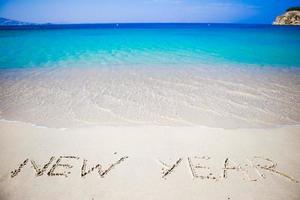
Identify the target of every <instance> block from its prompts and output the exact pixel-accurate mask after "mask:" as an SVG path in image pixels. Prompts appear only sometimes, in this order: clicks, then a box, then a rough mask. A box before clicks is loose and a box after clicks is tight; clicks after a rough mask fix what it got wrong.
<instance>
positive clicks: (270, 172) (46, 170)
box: [11, 152, 298, 183]
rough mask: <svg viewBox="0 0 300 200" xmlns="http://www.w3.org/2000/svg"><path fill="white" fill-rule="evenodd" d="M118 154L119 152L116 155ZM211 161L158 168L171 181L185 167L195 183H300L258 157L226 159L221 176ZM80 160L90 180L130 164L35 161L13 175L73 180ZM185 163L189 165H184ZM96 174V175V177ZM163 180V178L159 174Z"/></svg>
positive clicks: (64, 159)
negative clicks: (271, 179)
mask: <svg viewBox="0 0 300 200" xmlns="http://www.w3.org/2000/svg"><path fill="white" fill-rule="evenodd" d="M114 154H115V155H116V154H117V153H116V152H115V153H114ZM210 159H211V158H210V157H208V156H193V157H186V158H182V157H181V158H176V159H174V161H173V162H171V163H170V162H165V161H162V160H159V159H157V160H156V161H157V163H158V165H160V166H161V167H162V168H161V174H162V175H161V178H162V179H167V178H168V177H169V176H171V175H172V174H175V173H176V169H177V168H178V167H180V166H184V167H186V168H187V170H188V171H189V172H190V175H191V177H192V178H193V179H206V180H212V181H220V180H225V179H227V177H228V176H229V173H230V172H233V171H235V172H238V173H234V174H239V175H240V176H241V177H242V179H243V180H248V181H258V180H263V179H266V178H267V177H268V176H277V177H279V178H284V179H286V180H288V181H291V182H294V183H298V180H296V179H295V178H293V177H292V176H290V175H288V174H287V173H285V172H282V171H279V170H278V169H277V164H276V163H275V162H274V161H273V160H271V159H269V158H264V157H259V156H254V157H252V158H249V159H245V162H244V163H242V164H237V163H235V162H234V161H233V160H231V159H229V158H226V159H224V161H223V162H222V165H221V166H220V167H219V174H218V175H217V174H213V173H212V172H211V171H210V166H209V165H208V163H207V161H208V160H210ZM72 160H73V161H74V160H76V161H77V162H79V163H80V164H81V168H80V169H79V171H80V173H79V174H80V176H81V177H82V178H86V177H88V176H92V175H94V176H95V175H96V176H99V177H101V178H105V177H106V176H107V175H108V174H110V172H111V171H112V170H114V169H117V168H119V167H125V166H122V165H124V164H125V162H129V156H122V157H118V159H116V160H115V161H114V162H112V163H110V164H108V165H106V166H105V167H104V166H102V165H101V164H100V163H99V164H96V165H93V166H91V165H89V163H88V160H86V159H85V158H80V157H78V156H52V157H50V159H49V160H48V161H47V162H46V163H43V164H41V165H39V164H37V162H36V161H35V160H32V159H29V158H26V159H25V160H24V161H23V162H22V163H21V164H19V166H18V168H16V169H14V170H13V171H11V178H14V177H16V176H18V175H19V174H21V172H22V171H23V170H24V168H26V167H27V168H29V167H30V165H31V168H32V169H33V173H34V174H35V176H36V177H40V176H48V177H66V178H67V177H69V175H70V174H71V169H72V168H73V167H74V165H72V164H70V163H72V162H71V161H72ZM184 163H185V164H184ZM93 172H94V173H93ZM158 176H159V174H158Z"/></svg>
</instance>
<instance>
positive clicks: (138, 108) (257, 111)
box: [0, 24, 300, 128]
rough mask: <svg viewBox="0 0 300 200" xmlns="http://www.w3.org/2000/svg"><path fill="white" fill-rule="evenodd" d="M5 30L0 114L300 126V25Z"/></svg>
mask: <svg viewBox="0 0 300 200" xmlns="http://www.w3.org/2000/svg"><path fill="white" fill-rule="evenodd" d="M0 29H1V30H0V120H9V121H20V122H26V123H30V124H35V125H39V126H45V127H53V128H73V127H82V126H90V125H92V126H98V125H117V126H120V125H126V126H127V125H134V126H135V125H153V124H154V125H167V126H173V125H175V126H178V125H179V126H181V125H183V126H190V125H192V126H194V125H196V126H197V125H201V126H210V127H218V128H265V127H277V126H281V125H299V124H300V113H299V110H300V28H299V27H289V26H271V25H228V24H96V25H95V24H81V25H42V26H26V27H24V26H16V27H0Z"/></svg>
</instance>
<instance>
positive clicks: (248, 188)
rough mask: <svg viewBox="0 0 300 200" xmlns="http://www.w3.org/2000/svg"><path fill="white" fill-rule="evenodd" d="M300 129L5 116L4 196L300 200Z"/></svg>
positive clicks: (0, 147)
mask: <svg viewBox="0 0 300 200" xmlns="http://www.w3.org/2000/svg"><path fill="white" fill-rule="evenodd" d="M299 133H300V127H299V126H287V127H281V128H273V129H238V130H225V129H217V128H207V127H200V126H194V127H167V126H140V127H139V126H135V127H130V126H127V127H126V126H123V127H117V126H114V127H112V126H99V127H88V128H74V129H68V130H59V129H51V128H40V127H34V126H31V125H29V124H24V123H20V122H6V121H1V122H0V152H1V153H0V160H1V163H0V189H1V190H0V199H1V200H13V199H22V200H27V199H28V200H29V199H30V200H34V199H38V200H41V199H43V200H47V199H62V200H66V199H78V200H79V199H80V200H92V199H94V200H99V199H101V200H102V199H107V200H113V199H118V200H120V199H131V200H133V199H139V200H140V199H165V200H168V199H172V200H174V199H191V200H192V199H195V200H199V199H217V200H229V199H230V200H237V199H238V200H241V199H243V200H247V199H256V200H266V199H272V200H273V199H274V200H275V199H278V200H282V199H285V200H287V199H289V200H292V199H294V200H298V199H300V183H298V182H297V181H299V180H300V170H299V169H300V134H299ZM51 157H54V158H52V159H51ZM50 161H51V162H50ZM23 162H24V163H23ZM21 163H23V164H24V165H23V166H22V167H20V164H21ZM47 163H48V164H47ZM97 164H100V165H97ZM53 165H54V166H53ZM93 166H94V170H93V169H92V167H93ZM100 166H101V168H100ZM19 167H20V168H19ZM18 169H20V171H18ZM98 169H100V170H99V171H98ZM15 170H17V171H15ZM89 170H90V171H89ZM68 172H69V173H68Z"/></svg>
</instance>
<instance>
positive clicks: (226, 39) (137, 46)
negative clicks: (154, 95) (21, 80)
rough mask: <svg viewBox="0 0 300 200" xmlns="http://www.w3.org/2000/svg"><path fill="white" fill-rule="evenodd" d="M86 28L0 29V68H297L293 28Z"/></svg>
mask: <svg viewBox="0 0 300 200" xmlns="http://www.w3.org/2000/svg"><path fill="white" fill-rule="evenodd" d="M82 26H83V27H82ZM85 26H86V27H85ZM85 26H84V25H77V26H76V25H65V26H63V25H62V26H53V27H52V28H51V26H50V27H48V29H47V26H45V27H42V29H38V28H37V27H34V26H33V27H32V29H31V30H0V68H1V69H3V68H28V67H31V68H32V67H33V68H36V67H38V68H42V67H49V66H50V67H52V66H72V65H73V66H74V65H81V64H82V65H83V66H92V65H94V66H95V65H96V66H108V65H111V66H117V65H119V66H126V65H131V66H132V65H145V64H147V65H152V66H153V65H162V64H163V65H172V66H175V65H176V66H177V65H179V66H180V65H185V64H192V65H198V64H216V63H221V64H244V65H258V66H273V67H274V66H276V67H299V66H300V53H299V52H300V28H298V27H277V26H276V27H275V26H271V25H224V24H223V25H222V24H211V25H209V24H177V25H176V24H148V25H147V24H146V25H145V24H120V25H85Z"/></svg>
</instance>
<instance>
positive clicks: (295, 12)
mask: <svg viewBox="0 0 300 200" xmlns="http://www.w3.org/2000/svg"><path fill="white" fill-rule="evenodd" d="M273 24H274V25H300V6H299V7H291V8H289V9H287V10H286V12H285V13H284V14H283V15H281V16H278V17H276V20H275V21H274V22H273Z"/></svg>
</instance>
